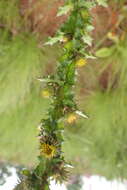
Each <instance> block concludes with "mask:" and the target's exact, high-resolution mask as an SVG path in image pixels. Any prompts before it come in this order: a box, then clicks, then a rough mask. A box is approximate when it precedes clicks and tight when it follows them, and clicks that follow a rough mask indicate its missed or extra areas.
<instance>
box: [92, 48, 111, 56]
mask: <svg viewBox="0 0 127 190" xmlns="http://www.w3.org/2000/svg"><path fill="white" fill-rule="evenodd" d="M113 51H114V47H111V48H107V47H104V48H101V49H99V50H97V51H96V53H95V55H96V56H97V57H100V58H105V57H109V56H111V55H112V54H113Z"/></svg>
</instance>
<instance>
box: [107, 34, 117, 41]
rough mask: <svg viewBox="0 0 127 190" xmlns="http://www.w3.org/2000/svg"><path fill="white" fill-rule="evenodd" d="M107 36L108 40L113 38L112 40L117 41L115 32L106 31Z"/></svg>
mask: <svg viewBox="0 0 127 190" xmlns="http://www.w3.org/2000/svg"><path fill="white" fill-rule="evenodd" d="M107 37H108V38H109V39H110V40H113V41H115V42H117V41H118V36H117V35H116V33H115V32H108V34H107Z"/></svg>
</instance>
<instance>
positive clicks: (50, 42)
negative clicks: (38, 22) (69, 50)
mask: <svg viewBox="0 0 127 190" xmlns="http://www.w3.org/2000/svg"><path fill="white" fill-rule="evenodd" d="M62 38H63V35H60V36H56V37H53V38H52V37H49V38H48V41H47V42H46V43H45V45H51V46H52V45H54V44H55V43H57V42H60V41H61V40H62Z"/></svg>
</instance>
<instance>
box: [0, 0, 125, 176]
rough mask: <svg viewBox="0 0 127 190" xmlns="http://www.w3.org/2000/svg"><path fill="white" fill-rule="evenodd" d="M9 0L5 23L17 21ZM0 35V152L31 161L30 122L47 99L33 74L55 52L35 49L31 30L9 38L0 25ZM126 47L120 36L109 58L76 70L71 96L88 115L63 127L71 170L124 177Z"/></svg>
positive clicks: (47, 68) (0, 11)
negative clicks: (103, 77)
mask: <svg viewBox="0 0 127 190" xmlns="http://www.w3.org/2000/svg"><path fill="white" fill-rule="evenodd" d="M13 1H14V2H13V3H12V4H11V6H9V7H7V5H10V4H8V3H9V1H8V0H7V1H5V0H1V1H0V20H1V21H2V22H3V23H6V24H7V26H8V27H7V28H11V27H12V25H13V24H14V23H16V24H18V22H19V18H18V16H17V14H18V12H17V8H16V4H15V3H16V1H15V0H13ZM5 7H7V9H6V12H5V13H6V14H4V8H5ZM13 11H14V12H13ZM12 12H13V14H12ZM16 26H17V25H16ZM12 28H13V27H12ZM14 28H15V27H14ZM0 35H1V38H0V150H1V151H0V157H1V159H2V160H7V161H10V162H15V163H18V164H23V165H27V166H28V165H30V166H31V165H33V164H35V163H36V161H37V160H36V156H37V154H38V141H37V138H36V135H37V133H38V131H37V128H36V127H37V125H38V124H39V121H40V119H41V118H42V117H44V115H45V113H46V110H47V108H48V106H49V100H45V99H43V98H42V97H41V95H40V91H41V88H43V86H41V85H40V84H39V83H38V82H37V81H36V78H37V77H40V76H42V75H44V74H45V73H46V74H49V73H50V72H52V71H53V70H54V65H55V63H56V57H57V56H58V54H59V51H58V47H53V48H51V47H50V48H49V47H43V48H39V47H38V41H37V39H36V37H35V35H33V34H26V33H22V34H20V35H16V36H15V35H14V36H13V37H12V34H11V32H10V33H9V32H8V31H7V32H5V30H4V32H3V29H1V30H0ZM59 49H60V48H59ZM126 51H127V40H124V41H123V42H121V43H120V44H116V51H115V52H114V54H113V55H112V56H111V57H109V58H108V59H97V61H96V62H92V63H90V64H88V65H87V66H86V67H85V69H84V70H83V69H82V70H81V71H79V73H80V74H81V77H79V82H78V85H77V86H78V89H76V90H77V92H78V96H77V97H76V101H77V99H78V101H77V102H78V104H79V107H81V108H82V110H83V111H85V112H86V113H87V115H89V119H88V120H84V119H81V120H78V121H77V124H76V125H72V126H69V125H68V126H65V135H64V138H65V143H64V144H63V151H64V152H65V157H66V159H67V160H68V161H70V162H72V163H73V164H74V166H75V172H77V173H78V172H79V173H81V172H86V173H92V174H93V173H94V174H99V175H103V176H106V177H107V178H109V179H111V178H118V177H121V178H122V177H123V178H127V174H126V170H127V159H126V157H127V122H126V117H127V106H126V105H127V98H126V97H127V53H126ZM108 65H109V66H110V65H111V67H109V70H110V69H111V70H110V74H111V75H110V77H109V78H108V77H107V78H108V81H107V83H108V84H107V87H106V88H102V86H101V85H100V83H99V82H100V81H99V78H100V76H101V75H102V73H103V71H104V70H105V69H107V68H108ZM112 67H113V70H112ZM111 71H112V72H111ZM114 81H115V85H114V86H113V83H114ZM80 89H81V91H80ZM79 99H80V101H79Z"/></svg>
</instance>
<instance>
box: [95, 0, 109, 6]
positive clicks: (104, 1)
mask: <svg viewBox="0 0 127 190" xmlns="http://www.w3.org/2000/svg"><path fill="white" fill-rule="evenodd" d="M97 3H98V5H101V6H103V7H107V6H108V4H107V0H97Z"/></svg>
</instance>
